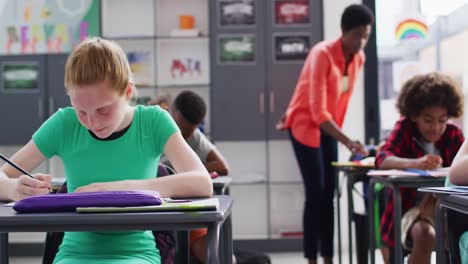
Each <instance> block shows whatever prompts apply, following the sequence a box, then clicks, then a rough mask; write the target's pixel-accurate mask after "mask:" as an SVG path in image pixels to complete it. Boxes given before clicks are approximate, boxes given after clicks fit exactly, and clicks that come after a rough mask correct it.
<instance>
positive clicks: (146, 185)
mask: <svg viewBox="0 0 468 264" xmlns="http://www.w3.org/2000/svg"><path fill="white" fill-rule="evenodd" d="M164 153H165V154H166V157H167V158H168V160H169V161H170V162H171V164H172V165H173V167H174V169H175V170H176V172H177V173H176V174H174V175H171V176H170V177H158V178H154V179H147V180H125V181H115V182H104V183H92V184H89V185H86V186H82V187H79V188H78V189H76V190H75V192H94V191H115V190H148V189H149V190H155V191H159V193H160V195H161V196H163V197H173V198H177V197H210V196H211V195H212V194H213V185H212V183H211V178H210V175H209V174H208V171H206V169H205V167H204V166H203V163H202V162H201V161H200V159H199V158H198V156H197V155H196V154H195V152H193V150H192V149H191V148H190V147H189V145H188V144H187V143H186V142H185V140H184V138H183V137H182V134H181V133H180V132H176V133H173V134H172V135H171V136H170V137H169V139H168V140H167V142H166V145H165V146H164Z"/></svg>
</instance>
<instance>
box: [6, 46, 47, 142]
mask: <svg viewBox="0 0 468 264" xmlns="http://www.w3.org/2000/svg"><path fill="white" fill-rule="evenodd" d="M45 67H46V57H45V55H15V56H1V57H0V113H2V115H0V124H2V132H1V133H0V145H23V144H25V143H27V142H28V141H29V140H30V139H31V136H32V134H33V133H34V131H36V129H37V128H39V126H40V125H41V123H42V122H43V121H44V118H45V117H46V112H45V110H46V109H44V106H45V102H46V98H45V96H46V87H45V86H46V68H45Z"/></svg>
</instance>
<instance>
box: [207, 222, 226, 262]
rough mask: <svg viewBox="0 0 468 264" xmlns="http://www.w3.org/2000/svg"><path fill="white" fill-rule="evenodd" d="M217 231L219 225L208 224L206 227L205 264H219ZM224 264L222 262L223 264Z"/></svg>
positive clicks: (217, 223)
mask: <svg viewBox="0 0 468 264" xmlns="http://www.w3.org/2000/svg"><path fill="white" fill-rule="evenodd" d="M219 229H220V223H219V222H216V223H210V224H209V225H208V236H207V241H206V245H207V247H206V263H208V264H219V263H220V261H219V254H218V253H219ZM223 263H224V262H223Z"/></svg>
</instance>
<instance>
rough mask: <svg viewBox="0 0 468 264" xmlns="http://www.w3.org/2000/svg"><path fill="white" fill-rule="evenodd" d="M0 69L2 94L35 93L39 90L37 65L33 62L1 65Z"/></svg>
mask: <svg viewBox="0 0 468 264" xmlns="http://www.w3.org/2000/svg"><path fill="white" fill-rule="evenodd" d="M0 69H1V75H2V76H1V78H0V79H1V80H2V84H1V87H2V90H3V91H4V92H18V91H35V90H37V89H38V88H39V65H38V64H36V63H34V62H31V63H28V62H23V63H11V64H10V63H3V64H2V65H1V66H0Z"/></svg>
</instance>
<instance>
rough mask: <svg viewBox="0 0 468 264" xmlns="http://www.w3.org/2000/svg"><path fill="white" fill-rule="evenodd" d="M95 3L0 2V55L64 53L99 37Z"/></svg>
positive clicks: (88, 0) (82, 0)
mask: <svg viewBox="0 0 468 264" xmlns="http://www.w3.org/2000/svg"><path fill="white" fill-rule="evenodd" d="M99 2H100V1H98V0H74V1H68V0H42V1H31V0H15V1H6V0H5V1H0V31H1V32H2V34H0V54H2V55H8V54H43V53H66V52H70V51H71V50H72V49H73V48H74V47H75V46H76V45H78V44H79V43H80V42H81V41H82V40H83V39H85V38H86V37H88V36H99V35H100V22H99Z"/></svg>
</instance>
